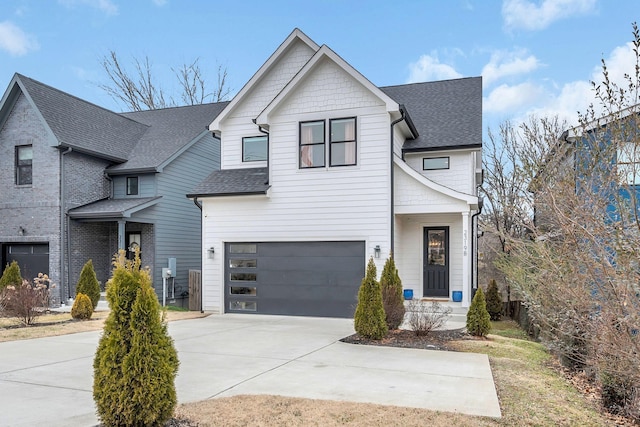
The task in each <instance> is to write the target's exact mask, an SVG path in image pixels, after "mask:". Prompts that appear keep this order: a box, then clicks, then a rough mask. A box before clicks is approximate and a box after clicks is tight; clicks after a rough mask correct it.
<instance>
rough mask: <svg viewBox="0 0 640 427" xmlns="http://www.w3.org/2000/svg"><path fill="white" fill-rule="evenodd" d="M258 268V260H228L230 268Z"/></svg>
mask: <svg viewBox="0 0 640 427" xmlns="http://www.w3.org/2000/svg"><path fill="white" fill-rule="evenodd" d="M257 266H258V260H256V259H239V258H238V259H230V260H229V267H230V268H256V267H257Z"/></svg>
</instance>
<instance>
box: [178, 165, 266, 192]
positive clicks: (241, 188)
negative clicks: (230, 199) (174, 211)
mask: <svg viewBox="0 0 640 427" xmlns="http://www.w3.org/2000/svg"><path fill="white" fill-rule="evenodd" d="M267 180H268V170H267V168H251V169H226V170H220V171H215V172H213V173H212V174H211V175H209V176H208V177H207V178H206V179H205V180H204V181H202V182H201V183H200V184H198V186H197V187H196V188H194V189H193V191H192V192H191V194H188V195H187V197H202V196H234V195H241V194H265V193H266V192H267V190H268V189H269V184H268V183H267Z"/></svg>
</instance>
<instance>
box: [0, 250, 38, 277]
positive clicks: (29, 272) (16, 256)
mask: <svg viewBox="0 0 640 427" xmlns="http://www.w3.org/2000/svg"><path fill="white" fill-rule="evenodd" d="M4 252H5V253H4V254H3V255H4V256H3V258H4V259H3V260H4V263H5V264H9V263H11V262H12V261H17V262H18V265H20V273H21V274H22V277H24V278H27V279H32V278H34V277H37V276H38V273H42V274H49V244H48V243H41V244H7V245H5V251H4ZM2 267H3V269H4V265H3V266H2ZM0 274H2V273H0Z"/></svg>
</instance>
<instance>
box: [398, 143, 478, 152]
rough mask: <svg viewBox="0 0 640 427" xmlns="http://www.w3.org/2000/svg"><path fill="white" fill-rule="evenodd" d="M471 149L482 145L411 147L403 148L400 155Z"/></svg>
mask: <svg viewBox="0 0 640 427" xmlns="http://www.w3.org/2000/svg"><path fill="white" fill-rule="evenodd" d="M471 148H482V144H470V145H449V146H439V147H411V148H403V149H402V153H420V152H423V151H444V150H464V149H471Z"/></svg>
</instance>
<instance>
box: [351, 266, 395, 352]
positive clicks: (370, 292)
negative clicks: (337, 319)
mask: <svg viewBox="0 0 640 427" xmlns="http://www.w3.org/2000/svg"><path fill="white" fill-rule="evenodd" d="M354 326H355V330H356V332H357V333H358V334H359V335H360V336H362V337H365V338H371V339H376V340H379V339H381V338H382V337H384V336H385V335H386V334H387V332H388V329H387V322H386V321H385V314H384V307H383V305H382V291H381V290H380V283H379V282H378V281H377V280H376V265H375V264H374V262H373V258H370V259H369V263H368V264H367V273H366V275H365V277H364V279H362V283H361V284H360V290H359V291H358V305H357V307H356V313H355V318H354Z"/></svg>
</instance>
